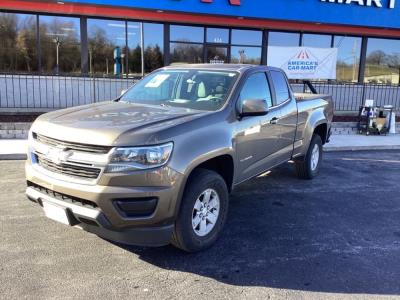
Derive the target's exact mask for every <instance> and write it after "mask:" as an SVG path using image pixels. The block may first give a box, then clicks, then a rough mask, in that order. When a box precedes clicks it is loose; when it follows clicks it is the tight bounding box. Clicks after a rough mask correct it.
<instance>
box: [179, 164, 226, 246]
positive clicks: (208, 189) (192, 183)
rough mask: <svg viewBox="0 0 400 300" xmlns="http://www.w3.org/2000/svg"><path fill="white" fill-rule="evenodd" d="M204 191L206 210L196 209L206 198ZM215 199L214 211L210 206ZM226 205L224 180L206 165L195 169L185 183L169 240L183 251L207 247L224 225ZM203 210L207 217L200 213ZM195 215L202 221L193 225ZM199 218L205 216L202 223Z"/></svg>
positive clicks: (213, 241)
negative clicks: (205, 167)
mask: <svg viewBox="0 0 400 300" xmlns="http://www.w3.org/2000/svg"><path fill="white" fill-rule="evenodd" d="M208 194H209V195H210V198H209V199H210V200H209V202H208V203H209V207H210V211H207V207H206V206H204V207H203V209H200V210H196V207H197V208H199V207H198V204H199V203H203V204H205V203H206V202H207V201H206V198H207V195H208ZM216 196H217V197H218V199H217V198H216ZM201 200H202V201H201ZM217 200H219V206H218V214H217V210H215V209H214V208H211V206H214V204H215V203H216V201H217ZM199 201H200V202H199ZM195 205H196V207H195ZM228 205H229V193H228V188H227V186H226V183H225V180H224V179H223V178H222V177H221V176H220V175H219V174H217V173H216V172H213V171H210V170H206V169H198V170H195V171H194V172H193V174H192V175H191V176H190V179H189V181H188V182H187V184H186V187H185V192H184V194H183V198H182V201H181V207H180V211H179V215H178V217H177V220H176V222H175V229H174V233H173V237H172V244H173V245H174V246H175V247H178V248H180V249H182V250H184V251H187V252H198V251H202V250H205V249H207V248H209V247H210V246H211V245H212V244H214V243H215V241H216V240H217V238H218V237H219V235H220V233H221V231H222V229H223V227H224V225H225V221H226V218H227V214H228ZM203 212H207V217H204V214H203ZM215 215H218V216H217V218H216V220H213V221H214V222H209V221H210V220H209V219H208V218H210V219H211V217H212V218H213V219H215ZM201 216H202V217H201ZM199 218H200V219H201V221H202V222H200V223H199V224H198V225H197V226H196V227H194V226H195V225H193V224H194V222H195V223H196V224H197V222H198V220H199ZM203 218H205V222H206V227H204V220H203ZM212 224H214V225H212ZM204 228H207V230H204ZM202 229H203V230H202ZM207 231H209V232H207Z"/></svg>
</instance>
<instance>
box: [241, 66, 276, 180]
mask: <svg viewBox="0 0 400 300" xmlns="http://www.w3.org/2000/svg"><path fill="white" fill-rule="evenodd" d="M239 97H240V98H239V106H240V104H241V102H243V101H244V100H249V99H259V100H261V99H262V100H265V101H266V102H267V103H268V106H269V107H270V111H269V112H268V114H266V115H264V116H249V117H244V118H242V119H240V120H238V121H237V126H236V134H235V142H236V155H237V157H236V161H237V165H238V174H240V175H239V176H238V179H237V182H236V183H239V182H241V181H244V180H246V179H248V178H250V177H253V176H255V175H258V174H260V173H261V172H263V171H265V170H267V169H268V168H270V167H273V166H274V165H275V164H276V163H277V157H276V153H277V152H278V150H279V147H278V140H279V136H280V130H279V127H278V125H276V120H279V118H280V109H279V108H278V107H272V106H273V104H272V96H271V90H270V87H269V84H268V79H267V76H266V73H264V72H257V73H254V74H252V75H250V76H249V77H248V78H247V80H246V82H245V83H244V85H243V87H242V90H241V93H240V96H239ZM239 109H240V108H239Z"/></svg>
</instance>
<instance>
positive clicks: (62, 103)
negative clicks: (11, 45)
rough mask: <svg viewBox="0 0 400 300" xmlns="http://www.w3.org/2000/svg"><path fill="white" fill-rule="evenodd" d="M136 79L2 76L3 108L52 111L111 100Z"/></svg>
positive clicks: (0, 87) (29, 75)
mask: <svg viewBox="0 0 400 300" xmlns="http://www.w3.org/2000/svg"><path fill="white" fill-rule="evenodd" d="M137 79H138V78H136V77H135V78H120V77H95V76H70V75H69V76H63V75H36V74H4V73H0V108H1V109H19V110H21V109H25V110H27V111H29V109H36V110H40V109H45V110H51V109H59V108H65V107H71V106H77V105H82V104H89V103H93V102H99V101H105V100H111V99H115V98H117V97H118V96H119V95H120V93H121V91H122V90H124V89H127V88H128V87H129V86H131V85H132V84H133V83H134V82H135V81H136V80H137Z"/></svg>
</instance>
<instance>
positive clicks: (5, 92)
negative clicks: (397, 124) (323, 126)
mask: <svg viewBox="0 0 400 300" xmlns="http://www.w3.org/2000/svg"><path fill="white" fill-rule="evenodd" d="M138 79H140V77H134V78H120V77H96V76H73V75H65V76H64V75H43V74H10V73H0V111H5V110H6V111H27V112H29V111H41V110H42V111H47V110H53V109H59V108H65V107H71V106H77V105H82V104H89V103H94V102H99V101H105V100H111V99H115V98H117V97H118V96H119V95H120V93H121V91H122V90H124V89H127V88H128V87H129V86H131V85H132V84H133V83H134V82H135V81H136V80H138ZM312 84H313V86H314V87H315V89H316V91H317V92H318V93H320V94H331V95H332V98H333V101H334V105H335V110H336V111H337V112H358V109H359V106H360V105H363V104H364V103H365V100H366V99H373V100H374V101H375V104H376V105H393V106H394V107H395V108H397V109H398V108H399V107H400V86H398V85H382V84H369V83H365V84H359V83H337V82H312ZM292 87H293V89H294V90H295V91H296V92H309V89H308V88H307V86H306V85H305V84H301V83H293V84H292Z"/></svg>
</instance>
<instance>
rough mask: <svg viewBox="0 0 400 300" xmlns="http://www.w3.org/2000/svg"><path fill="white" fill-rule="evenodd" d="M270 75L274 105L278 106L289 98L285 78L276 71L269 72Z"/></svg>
mask: <svg viewBox="0 0 400 300" xmlns="http://www.w3.org/2000/svg"><path fill="white" fill-rule="evenodd" d="M270 74H271V78H272V82H273V84H274V89H275V97H276V104H277V105H279V104H281V103H283V102H285V101H286V100H288V99H289V97H290V95H289V88H288V85H287V81H286V77H285V75H283V73H282V72H278V71H271V72H270Z"/></svg>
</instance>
